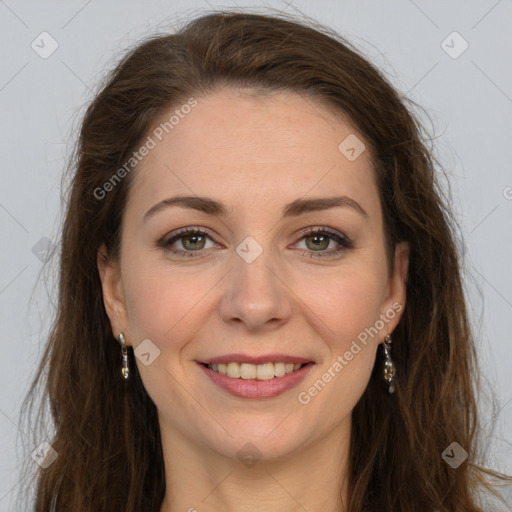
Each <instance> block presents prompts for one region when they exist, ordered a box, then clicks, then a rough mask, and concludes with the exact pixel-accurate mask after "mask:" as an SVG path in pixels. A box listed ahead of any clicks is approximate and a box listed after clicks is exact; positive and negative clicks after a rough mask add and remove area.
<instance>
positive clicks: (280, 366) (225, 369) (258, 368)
mask: <svg viewBox="0 0 512 512" xmlns="http://www.w3.org/2000/svg"><path fill="white" fill-rule="evenodd" d="M301 367H302V364H300V363H295V364H294V363H281V362H277V363H264V364H250V363H235V362H233V363H228V364H224V363H219V364H209V365H208V368H210V370H213V371H214V372H217V373H220V374H221V375H227V376H228V377H231V378H233V379H240V378H241V379H245V380H252V379H259V380H270V379H273V378H274V377H283V376H284V375H286V374H288V373H292V372H295V371H297V370H298V369H299V368H301Z"/></svg>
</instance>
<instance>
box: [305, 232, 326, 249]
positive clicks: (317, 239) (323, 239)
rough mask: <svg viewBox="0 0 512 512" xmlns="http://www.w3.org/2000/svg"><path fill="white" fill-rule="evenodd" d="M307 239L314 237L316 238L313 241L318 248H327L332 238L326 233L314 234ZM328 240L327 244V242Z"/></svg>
mask: <svg viewBox="0 0 512 512" xmlns="http://www.w3.org/2000/svg"><path fill="white" fill-rule="evenodd" d="M307 239H308V240H309V239H312V240H314V241H313V245H314V246H315V247H316V248H321V249H325V248H327V247H328V245H329V240H330V238H329V237H328V236H325V235H312V236H309V237H307ZM326 241H327V244H325V242H326ZM322 242H324V244H323V245H321V244H322Z"/></svg>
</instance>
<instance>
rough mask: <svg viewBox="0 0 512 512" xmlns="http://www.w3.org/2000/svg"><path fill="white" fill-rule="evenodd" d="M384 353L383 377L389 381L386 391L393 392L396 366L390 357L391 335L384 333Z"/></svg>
mask: <svg viewBox="0 0 512 512" xmlns="http://www.w3.org/2000/svg"><path fill="white" fill-rule="evenodd" d="M383 345H384V354H385V356H386V359H385V360H384V378H385V379H386V380H387V381H388V383H389V389H388V391H389V392H390V393H394V392H395V382H394V380H395V375H396V368H395V363H393V360H392V359H391V354H390V352H391V335H390V334H386V338H385V339H384V343H383Z"/></svg>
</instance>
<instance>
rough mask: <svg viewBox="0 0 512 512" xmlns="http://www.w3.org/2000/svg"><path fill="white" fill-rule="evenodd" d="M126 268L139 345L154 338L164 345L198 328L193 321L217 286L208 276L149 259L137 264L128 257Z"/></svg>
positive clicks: (130, 314) (131, 316)
mask: <svg viewBox="0 0 512 512" xmlns="http://www.w3.org/2000/svg"><path fill="white" fill-rule="evenodd" d="M127 256H128V255H127ZM125 268H126V277H125V278H124V279H123V280H124V282H125V283H126V285H125V293H126V305H127V312H128V317H129V320H130V327H131V332H132V336H133V337H134V342H135V343H138V342H139V341H141V340H142V339H145V338H150V339H154V340H155V343H157V344H162V345H163V344H168V343H169V340H172V339H176V338H177V334H178V333H180V336H179V337H180V338H181V337H183V336H184V335H186V333H184V332H183V329H184V328H186V326H189V328H190V327H192V326H193V325H195V324H196V323H195V322H194V321H193V318H194V317H195V316H196V315H197V314H198V313H199V312H200V311H201V306H202V305H204V304H205V303H203V301H201V299H202V298H204V294H205V291H206V290H209V289H210V288H212V286H213V285H214V284H215V279H213V278H212V279H211V282H210V280H209V279H208V277H207V276H206V275H205V274H204V273H201V276H200V277H199V276H198V275H192V274H191V273H190V272H184V271H183V270H180V269H179V268H174V269H170V267H169V266H166V265H165V263H164V264H161V263H158V264H155V263H151V258H149V257H148V258H147V259H146V261H142V260H141V259H137V260H133V262H132V261H130V259H129V257H127V264H126V266H125ZM199 325H200V323H199Z"/></svg>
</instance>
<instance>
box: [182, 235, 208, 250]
mask: <svg viewBox="0 0 512 512" xmlns="http://www.w3.org/2000/svg"><path fill="white" fill-rule="evenodd" d="M201 239H204V237H203V236H202V235H197V234H196V235H187V236H184V237H183V238H182V244H183V247H186V248H190V247H188V246H189V244H187V243H186V242H187V241H188V240H191V241H192V242H191V243H192V245H195V244H197V243H199V241H200V240H201ZM203 242H204V240H203ZM192 248H193V249H197V247H192ZM201 248H202V247H199V249H201Z"/></svg>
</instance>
